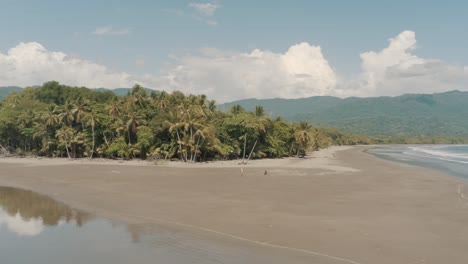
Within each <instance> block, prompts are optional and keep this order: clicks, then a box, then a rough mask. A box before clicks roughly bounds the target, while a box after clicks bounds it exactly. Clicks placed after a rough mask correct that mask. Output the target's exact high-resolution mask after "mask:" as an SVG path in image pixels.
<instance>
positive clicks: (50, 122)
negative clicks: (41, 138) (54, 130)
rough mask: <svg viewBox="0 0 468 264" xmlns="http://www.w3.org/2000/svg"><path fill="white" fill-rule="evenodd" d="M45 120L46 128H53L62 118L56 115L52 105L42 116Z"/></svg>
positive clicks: (55, 109)
mask: <svg viewBox="0 0 468 264" xmlns="http://www.w3.org/2000/svg"><path fill="white" fill-rule="evenodd" d="M42 119H44V120H45V126H46V127H54V126H56V125H58V124H60V123H62V116H61V115H60V114H58V113H57V108H56V107H55V106H54V105H49V106H48V107H47V111H46V112H45V113H44V114H43V115H42Z"/></svg>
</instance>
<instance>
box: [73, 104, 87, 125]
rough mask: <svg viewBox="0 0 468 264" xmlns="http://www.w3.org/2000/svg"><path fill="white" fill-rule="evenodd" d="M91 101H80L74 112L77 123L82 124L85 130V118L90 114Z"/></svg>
mask: <svg viewBox="0 0 468 264" xmlns="http://www.w3.org/2000/svg"><path fill="white" fill-rule="evenodd" d="M88 107H89V101H88V100H80V101H79V102H77V103H76V105H75V109H74V110H73V111H74V113H75V120H76V122H79V123H81V128H82V129H84V118H85V116H86V114H87V113H88V110H89V109H88Z"/></svg>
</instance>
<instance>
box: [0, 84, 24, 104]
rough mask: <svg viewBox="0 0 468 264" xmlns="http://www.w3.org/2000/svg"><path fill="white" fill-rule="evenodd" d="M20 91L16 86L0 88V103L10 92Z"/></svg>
mask: <svg viewBox="0 0 468 264" xmlns="http://www.w3.org/2000/svg"><path fill="white" fill-rule="evenodd" d="M19 91H21V87H17V86H6V87H0V101H1V100H2V99H3V98H4V97H6V96H7V95H9V94H10V93H12V92H19Z"/></svg>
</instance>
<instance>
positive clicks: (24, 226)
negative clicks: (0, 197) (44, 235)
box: [0, 209, 44, 236]
mask: <svg viewBox="0 0 468 264" xmlns="http://www.w3.org/2000/svg"><path fill="white" fill-rule="evenodd" d="M2 225H5V226H6V227H7V228H8V230H10V231H12V232H14V233H15V234H17V235H19V236H37V235H39V234H40V233H41V232H42V231H43V230H44V223H43V222H42V219H30V220H29V221H26V220H24V219H23V218H22V217H21V215H20V214H19V213H17V214H16V215H14V216H11V215H9V214H7V213H6V212H5V211H4V210H3V209H0V227H1V226H2Z"/></svg>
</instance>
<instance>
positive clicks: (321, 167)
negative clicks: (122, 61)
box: [0, 147, 468, 264]
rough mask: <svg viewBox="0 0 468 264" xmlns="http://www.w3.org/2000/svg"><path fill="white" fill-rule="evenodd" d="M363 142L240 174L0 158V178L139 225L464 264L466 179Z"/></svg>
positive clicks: (231, 165)
mask: <svg viewBox="0 0 468 264" xmlns="http://www.w3.org/2000/svg"><path fill="white" fill-rule="evenodd" d="M365 149H366V147H354V148H332V149H329V150H324V151H319V152H317V153H314V154H313V155H312V157H311V158H310V159H296V158H290V159H282V160H262V161H252V162H250V163H249V164H248V165H246V166H242V168H243V174H241V169H240V168H241V166H239V165H238V164H237V163H238V162H239V161H226V162H214V163H205V164H183V163H173V162H158V165H154V164H153V163H148V162H123V163H121V162H116V161H105V160H101V161H86V160H80V161H68V160H58V159H54V160H49V159H0V185H3V186H13V187H20V188H25V189H30V190H34V191H36V192H39V193H42V194H47V195H49V196H51V197H53V198H55V199H57V200H60V201H62V202H65V203H67V204H69V205H71V206H72V207H74V208H77V209H81V210H85V211H88V212H90V213H94V214H96V215H98V216H102V217H106V218H110V219H114V220H116V221H121V222H124V223H127V224H129V225H132V226H139V227H141V229H142V230H144V229H145V227H149V226H152V225H158V226H165V227H167V228H171V229H173V230H180V231H181V232H194V233H198V234H201V235H203V236H207V237H209V236H211V237H213V241H217V242H216V243H218V242H219V241H225V242H226V243H236V244H241V245H243V246H245V247H254V248H259V250H263V251H268V250H271V252H275V254H281V255H282V256H283V257H284V256H288V254H291V257H297V256H298V255H300V256H301V258H302V257H304V256H306V255H309V256H310V257H311V259H314V257H315V259H317V263H355V264H356V263H362V264H364V263H392V264H393V263H460V264H462V263H463V264H466V263H468V250H467V248H468V198H467V197H468V184H467V182H466V181H462V180H460V179H457V178H454V177H452V176H448V175H443V174H441V173H439V172H435V171H432V170H428V169H423V168H418V167H413V166H409V165H405V164H400V163H394V162H390V161H385V160H381V159H378V158H376V157H373V156H371V155H369V154H367V153H364V152H363V150H365ZM265 170H266V171H267V174H266V175H265Z"/></svg>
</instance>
